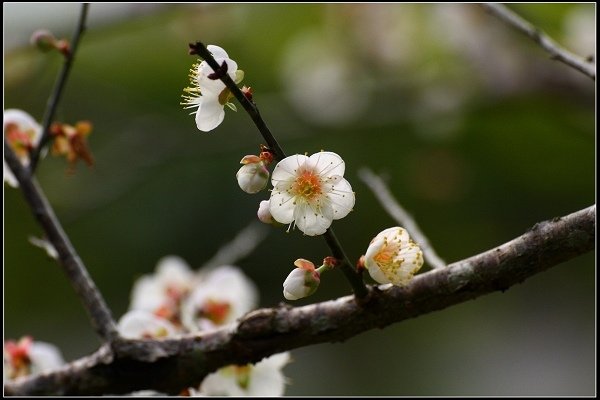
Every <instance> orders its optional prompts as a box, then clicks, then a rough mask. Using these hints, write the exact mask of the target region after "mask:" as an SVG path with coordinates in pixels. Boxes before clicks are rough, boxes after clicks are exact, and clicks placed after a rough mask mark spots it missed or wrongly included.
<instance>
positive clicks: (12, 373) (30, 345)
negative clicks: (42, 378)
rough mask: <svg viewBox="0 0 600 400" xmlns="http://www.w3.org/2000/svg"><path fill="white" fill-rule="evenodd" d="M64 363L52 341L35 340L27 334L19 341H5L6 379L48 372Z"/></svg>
mask: <svg viewBox="0 0 600 400" xmlns="http://www.w3.org/2000/svg"><path fill="white" fill-rule="evenodd" d="M64 363H65V361H64V359H63V357H62V355H61V353H60V351H59V350H58V348H57V347H56V346H54V345H52V344H50V343H45V342H38V341H33V339H32V338H31V337H30V336H25V337H23V338H21V339H20V340H19V341H18V342H15V341H12V340H7V341H5V342H4V378H5V379H15V378H18V377H21V376H27V375H32V374H37V373H42V372H48V371H51V370H53V369H55V368H58V367H60V366H62V365H63V364H64Z"/></svg>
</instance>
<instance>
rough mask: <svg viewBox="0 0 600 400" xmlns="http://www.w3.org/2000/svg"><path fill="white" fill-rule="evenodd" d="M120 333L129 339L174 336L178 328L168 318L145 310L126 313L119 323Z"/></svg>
mask: <svg viewBox="0 0 600 400" xmlns="http://www.w3.org/2000/svg"><path fill="white" fill-rule="evenodd" d="M117 329H118V330H119V334H120V335H121V336H123V337H124V338H128V339H160V338H164V337H173V336H175V335H176V334H177V328H176V327H175V326H174V325H173V324H171V323H170V322H169V321H168V320H167V319H165V318H161V317H158V316H156V315H155V314H153V313H151V312H148V311H144V310H131V311H128V312H127V313H125V315H123V316H122V317H121V319H120V320H119V323H118V324H117Z"/></svg>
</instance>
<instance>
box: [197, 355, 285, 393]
mask: <svg viewBox="0 0 600 400" xmlns="http://www.w3.org/2000/svg"><path fill="white" fill-rule="evenodd" d="M289 362H290V354H289V353H287V352H286V353H279V354H275V355H272V356H271V357H268V358H265V359H264V360H262V361H260V362H258V363H256V364H255V365H252V364H247V365H230V366H228V367H225V368H221V369H220V370H218V371H217V372H214V373H212V374H210V375H208V376H207V377H206V378H204V380H203V381H202V383H201V384H200V390H198V391H196V390H191V391H190V392H191V394H192V396H259V397H272V396H283V393H284V391H285V383H286V378H285V376H284V375H283V373H282V371H281V370H282V368H283V367H284V366H285V365H286V364H287V363H289Z"/></svg>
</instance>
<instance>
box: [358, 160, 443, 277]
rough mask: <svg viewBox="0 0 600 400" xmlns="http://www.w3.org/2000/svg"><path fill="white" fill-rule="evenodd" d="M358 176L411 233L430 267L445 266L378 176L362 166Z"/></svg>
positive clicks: (389, 212) (392, 215)
mask: <svg viewBox="0 0 600 400" xmlns="http://www.w3.org/2000/svg"><path fill="white" fill-rule="evenodd" d="M358 177H359V178H360V179H361V180H362V181H363V182H364V183H365V184H366V185H367V186H368V187H369V189H371V191H372V192H373V195H375V197H376V198H377V200H379V202H380V203H381V206H382V207H383V208H384V209H385V210H386V211H387V212H388V214H390V216H391V217H392V218H393V219H394V220H395V221H396V222H398V223H399V224H400V225H402V226H403V227H404V228H406V230H407V231H408V232H409V233H410V234H411V235H412V237H413V239H414V240H415V242H417V244H418V245H419V246H420V247H421V250H422V251H423V257H425V260H426V261H427V263H428V264H429V265H430V266H431V267H432V268H443V267H445V266H446V263H445V262H444V260H442V259H441V258H440V257H439V256H438V255H437V253H436V251H435V250H434V249H433V247H432V246H431V244H430V243H429V240H428V239H427V237H426V236H425V235H424V234H423V232H422V231H421V229H419V226H418V225H417V223H416V222H415V220H414V219H413V218H412V217H411V216H410V214H409V213H408V212H407V211H406V210H405V209H404V208H403V207H402V206H401V205H400V204H399V203H398V201H396V199H395V198H394V196H393V195H392V193H391V192H390V189H389V188H388V187H387V185H386V184H385V182H384V181H383V179H381V177H380V176H378V175H376V174H374V173H373V172H372V171H371V170H370V169H369V168H362V169H360V170H359V171H358Z"/></svg>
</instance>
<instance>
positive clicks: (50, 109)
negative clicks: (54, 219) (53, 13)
mask: <svg viewBox="0 0 600 400" xmlns="http://www.w3.org/2000/svg"><path fill="white" fill-rule="evenodd" d="M88 8H89V4H88V3H83V4H82V5H81V14H80V15H79V23H78V24H77V28H75V33H74V34H73V39H72V40H71V45H70V51H69V53H68V55H65V56H64V57H65V61H64V63H63V66H62V69H61V71H60V74H59V75H58V79H57V80H56V83H55V85H54V89H53V90H52V95H51V96H50V98H48V103H47V105H46V112H45V113H44V121H43V123H42V137H41V139H40V142H39V143H38V145H37V146H36V147H35V148H34V149H33V151H32V153H31V155H30V157H29V158H30V160H31V161H30V163H29V170H30V171H31V174H32V175H33V172H34V171H35V168H36V167H37V163H38V161H39V159H40V154H41V152H42V150H43V148H44V146H45V145H46V144H47V143H48V140H50V124H52V121H53V120H54V114H56V109H57V107H58V103H59V101H60V98H61V96H62V93H63V89H64V87H65V84H66V83H67V78H68V77H69V72H70V71H71V65H72V64H73V59H74V58H75V53H76V52H77V46H78V45H79V39H80V38H81V35H82V34H83V31H84V30H85V23H86V19H87V13H88Z"/></svg>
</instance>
